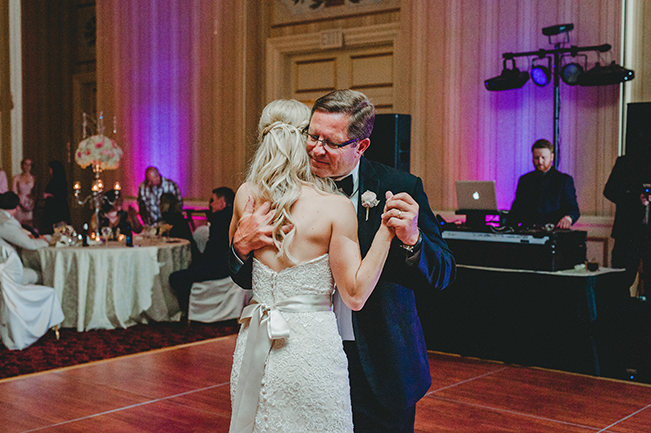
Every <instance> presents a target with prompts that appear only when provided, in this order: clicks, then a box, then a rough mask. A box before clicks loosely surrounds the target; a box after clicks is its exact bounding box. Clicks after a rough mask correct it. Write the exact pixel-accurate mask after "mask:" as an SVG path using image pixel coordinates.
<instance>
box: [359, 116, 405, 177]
mask: <svg viewBox="0 0 651 433" xmlns="http://www.w3.org/2000/svg"><path fill="white" fill-rule="evenodd" d="M370 138H371V145H370V146H369V148H368V149H367V150H366V152H364V156H366V157H367V158H368V159H371V160H373V161H377V162H381V163H382V164H385V165H388V166H391V167H394V168H397V169H398V170H402V171H407V172H408V171H409V158H410V154H409V151H410V148H411V116H410V115H408V114H377V115H375V125H374V126H373V132H372V133H371V137H370Z"/></svg>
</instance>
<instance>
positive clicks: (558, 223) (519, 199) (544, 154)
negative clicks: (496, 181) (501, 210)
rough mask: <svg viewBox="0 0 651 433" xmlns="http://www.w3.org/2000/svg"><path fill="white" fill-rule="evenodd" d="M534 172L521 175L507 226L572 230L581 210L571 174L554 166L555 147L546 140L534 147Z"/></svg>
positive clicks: (532, 149) (532, 148) (539, 141)
mask: <svg viewBox="0 0 651 433" xmlns="http://www.w3.org/2000/svg"><path fill="white" fill-rule="evenodd" d="M531 151H532V152H533V165H534V167H535V168H536V169H535V170H534V171H532V172H530V173H527V174H525V175H524V176H521V177H520V180H519V181H518V189H517V191H516V193H515V200H514V201H513V205H512V206H511V211H510V212H509V214H508V217H507V222H506V223H507V225H509V226H511V227H514V228H517V227H518V226H521V227H522V228H533V227H536V226H546V225H548V224H551V225H553V226H554V227H557V228H561V229H569V228H570V227H572V224H574V223H575V222H576V221H577V220H578V219H579V216H580V215H581V213H580V212H579V205H578V203H577V202H576V191H575V189H574V180H572V176H570V175H568V174H564V173H561V172H560V171H558V170H556V169H555V168H554V167H552V163H553V162H554V146H553V145H552V144H551V143H550V142H549V141H548V140H545V139H540V140H538V141H536V142H535V143H534V144H533V146H532V147H531Z"/></svg>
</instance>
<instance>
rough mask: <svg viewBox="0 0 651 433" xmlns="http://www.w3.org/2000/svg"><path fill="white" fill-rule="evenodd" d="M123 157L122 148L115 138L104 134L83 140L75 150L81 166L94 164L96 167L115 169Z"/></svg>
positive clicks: (76, 159)
mask: <svg viewBox="0 0 651 433" xmlns="http://www.w3.org/2000/svg"><path fill="white" fill-rule="evenodd" d="M121 157H122V149H120V147H119V146H118V145H117V143H116V142H115V140H112V139H110V138H108V137H106V136H104V135H102V134H99V135H92V136H90V137H88V138H86V139H84V140H82V141H81V142H80V143H79V146H78V147H77V151H76V152H75V161H76V162H77V164H79V165H80V166H81V168H86V167H88V166H89V165H92V166H93V168H94V169H96V168H99V169H100V170H114V169H116V168H117V167H118V165H119V164H120V158H121Z"/></svg>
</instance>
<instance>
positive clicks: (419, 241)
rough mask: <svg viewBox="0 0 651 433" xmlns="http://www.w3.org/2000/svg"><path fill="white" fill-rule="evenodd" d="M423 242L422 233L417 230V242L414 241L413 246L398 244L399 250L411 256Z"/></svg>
mask: <svg viewBox="0 0 651 433" xmlns="http://www.w3.org/2000/svg"><path fill="white" fill-rule="evenodd" d="M422 242H423V233H422V232H421V231H420V229H418V240H417V241H416V244H415V245H405V244H403V243H400V248H402V249H403V250H405V251H407V252H408V253H409V254H413V253H414V252H416V251H418V249H419V248H420V244H421V243H422Z"/></svg>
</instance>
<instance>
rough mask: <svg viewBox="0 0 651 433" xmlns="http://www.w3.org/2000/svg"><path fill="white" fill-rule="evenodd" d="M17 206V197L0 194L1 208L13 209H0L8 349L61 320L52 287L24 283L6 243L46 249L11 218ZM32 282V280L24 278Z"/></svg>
mask: <svg viewBox="0 0 651 433" xmlns="http://www.w3.org/2000/svg"><path fill="white" fill-rule="evenodd" d="M17 206H18V196H16V194H14V193H13V192H7V193H5V194H2V195H0V208H13V209H10V210H9V211H7V209H0V337H1V338H2V342H3V343H4V345H5V346H7V348H8V349H10V350H22V349H24V348H26V347H28V346H30V345H31V344H33V343H34V342H36V341H37V340H38V339H39V338H41V337H42V336H43V335H44V334H45V333H46V332H47V331H48V329H50V328H52V327H53V326H55V325H58V324H60V323H61V322H63V319H64V316H63V311H62V310H61V302H60V301H59V298H58V296H57V294H56V292H55V291H54V289H53V288H51V287H45V286H36V285H33V284H30V283H24V281H25V280H26V278H25V276H24V268H23V264H22V262H21V261H20V257H18V254H17V253H16V250H15V249H14V247H13V246H12V245H11V244H9V243H8V242H6V241H5V239H6V240H8V241H10V242H12V243H14V244H19V245H21V246H25V247H34V248H38V247H39V246H47V242H46V241H44V240H40V241H39V240H36V239H30V238H29V236H28V235H27V234H25V233H23V232H22V230H23V229H22V228H21V227H20V224H19V223H18V221H16V219H14V218H13V215H12V210H13V211H15V209H16V207H17ZM23 236H24V237H25V238H26V239H27V240H25V239H23ZM43 243H44V245H43ZM26 270H30V271H32V273H34V271H33V270H31V269H26ZM34 274H35V273H34ZM31 279H34V278H27V280H31Z"/></svg>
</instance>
